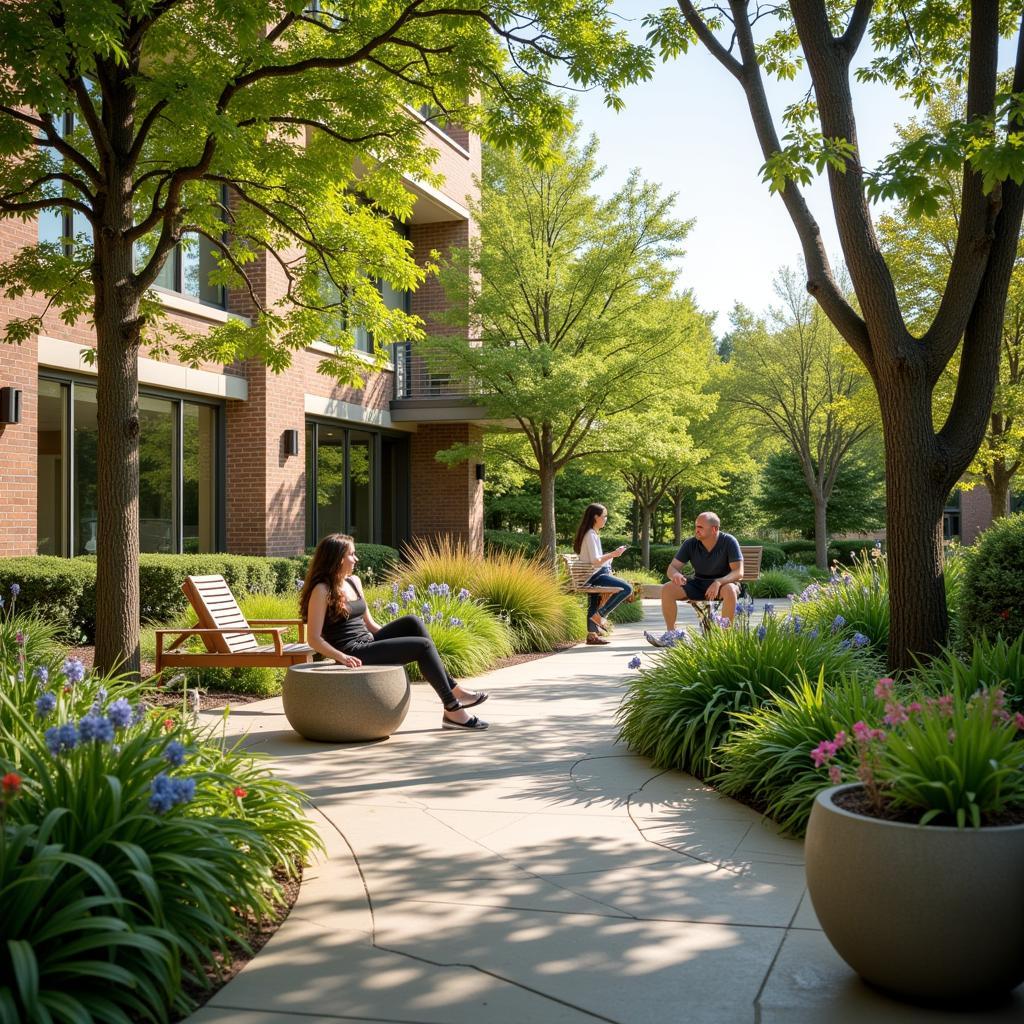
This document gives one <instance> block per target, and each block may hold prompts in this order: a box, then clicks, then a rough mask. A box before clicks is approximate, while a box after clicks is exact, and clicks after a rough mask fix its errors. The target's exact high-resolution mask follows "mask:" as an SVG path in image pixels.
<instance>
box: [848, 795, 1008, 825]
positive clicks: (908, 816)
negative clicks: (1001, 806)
mask: <svg viewBox="0 0 1024 1024" xmlns="http://www.w3.org/2000/svg"><path fill="white" fill-rule="evenodd" d="M832 802H833V803H834V804H835V805H836V806H837V807H841V808H842V809H843V810H844V811H850V812H851V813H853V814H861V815H863V816H864V817H865V818H878V819H880V820H882V821H899V822H902V823H904V824H906V825H916V824H917V823H918V821H920V820H921V814H922V813H923V812H922V811H920V810H898V809H896V808H894V807H892V806H891V805H889V804H883V805H882V807H881V808H877V807H875V806H874V804H872V802H871V798H870V797H869V796H868V794H867V791H866V790H863V789H850V790H847V791H846V792H845V793H837V794H836V795H835V796H834V797H833V798H832ZM930 824H931V825H953V826H955V825H956V822H955V821H953V820H952V819H951V818H947V819H943V818H935V819H933V820H932V821H931V822H930ZM981 824H982V827H983V828H993V827H995V826H998V825H1024V809H1022V810H1012V811H1004V812H1003V813H1002V814H983V815H982V816H981Z"/></svg>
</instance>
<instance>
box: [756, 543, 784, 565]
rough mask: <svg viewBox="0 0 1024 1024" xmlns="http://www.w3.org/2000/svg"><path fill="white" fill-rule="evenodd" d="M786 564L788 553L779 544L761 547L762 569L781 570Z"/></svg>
mask: <svg viewBox="0 0 1024 1024" xmlns="http://www.w3.org/2000/svg"><path fill="white" fill-rule="evenodd" d="M785 564H786V552H785V551H783V550H782V548H780V547H779V546H778V545H777V544H762V545H761V568H762V569H781V568H782V566H784V565H785Z"/></svg>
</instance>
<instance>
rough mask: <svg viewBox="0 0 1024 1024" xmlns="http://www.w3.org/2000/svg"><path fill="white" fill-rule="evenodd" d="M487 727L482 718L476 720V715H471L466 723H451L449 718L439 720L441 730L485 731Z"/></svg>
mask: <svg viewBox="0 0 1024 1024" xmlns="http://www.w3.org/2000/svg"><path fill="white" fill-rule="evenodd" d="M487 726H488V723H487V722H485V721H484V720H483V719H482V718H477V717H476V715H473V717H472V718H471V719H470V720H469V721H468V722H453V721H452V720H451V719H450V718H442V719H441V728H442V729H476V730H483V729H486V728H487Z"/></svg>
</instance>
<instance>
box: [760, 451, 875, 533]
mask: <svg viewBox="0 0 1024 1024" xmlns="http://www.w3.org/2000/svg"><path fill="white" fill-rule="evenodd" d="M880 456H881V453H880V452H879V458H877V459H875V458H872V457H871V453H870V452H868V451H865V450H863V448H861V449H855V450H854V451H852V452H851V453H850V455H849V457H848V458H846V459H844V460H843V461H842V463H841V464H840V466H839V472H838V473H837V474H836V480H835V485H834V486H833V488H832V496H831V498H830V499H829V503H828V518H829V527H830V529H831V531H832V532H833V533H865V532H868V531H871V530H877V529H879V528H880V527H882V526H884V525H885V476H884V473H883V471H882V461H881V457H880ZM759 503H760V508H761V512H762V513H763V515H764V516H765V519H766V521H767V523H768V525H769V526H773V527H775V528H776V529H778V530H799V531H800V533H801V534H802V535H803V536H804V537H807V538H813V537H814V536H815V530H814V526H815V515H814V513H815V508H814V499H813V498H812V497H811V493H810V492H809V491H808V490H807V484H806V482H805V480H804V471H803V467H802V466H801V465H800V461H799V459H798V458H797V457H796V456H795V455H794V454H793V452H791V451H790V450H788V449H784V450H782V451H777V452H773V453H772V454H771V455H769V456H768V458H767V460H766V461H765V464H764V470H763V471H762V474H761V493H760V497H759Z"/></svg>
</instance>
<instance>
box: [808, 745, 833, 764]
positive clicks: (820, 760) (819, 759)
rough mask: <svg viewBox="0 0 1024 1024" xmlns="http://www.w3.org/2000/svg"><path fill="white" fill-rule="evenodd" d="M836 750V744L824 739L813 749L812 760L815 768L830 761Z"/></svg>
mask: <svg viewBox="0 0 1024 1024" xmlns="http://www.w3.org/2000/svg"><path fill="white" fill-rule="evenodd" d="M835 752H836V748H835V744H833V743H831V742H830V741H829V740H822V741H821V742H820V743H819V744H818V745H817V746H816V747H815V748H814V749H813V750H812V751H811V760H812V761H813V762H814V767H815V768H820V767H821V766H822V765H823V764H825V763H826V762H827V761H830V760H831V759H832V757H833V755H834V754H835Z"/></svg>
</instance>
